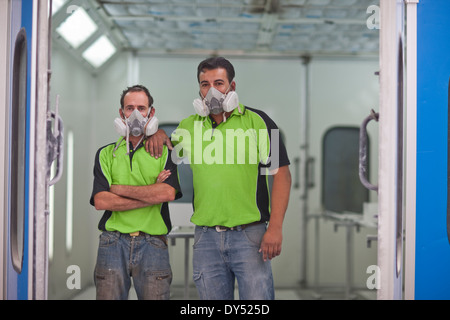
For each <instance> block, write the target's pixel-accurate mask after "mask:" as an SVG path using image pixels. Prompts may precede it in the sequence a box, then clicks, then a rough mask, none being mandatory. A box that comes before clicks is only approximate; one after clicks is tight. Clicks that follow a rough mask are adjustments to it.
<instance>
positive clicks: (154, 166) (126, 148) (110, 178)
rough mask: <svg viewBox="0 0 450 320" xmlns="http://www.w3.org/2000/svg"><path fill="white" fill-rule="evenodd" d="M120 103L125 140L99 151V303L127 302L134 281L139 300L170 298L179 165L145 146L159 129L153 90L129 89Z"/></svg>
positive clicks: (117, 124) (96, 181) (93, 198)
mask: <svg viewBox="0 0 450 320" xmlns="http://www.w3.org/2000/svg"><path fill="white" fill-rule="evenodd" d="M120 102H121V108H120V109H119V115H120V118H117V119H116V121H115V127H116V130H117V132H118V133H119V134H120V135H121V138H120V139H119V140H118V141H117V142H116V143H112V144H109V145H106V146H104V147H102V148H100V149H99V150H98V151H97V154H96V157H95V166H94V186H93V191H92V196H91V199H90V203H91V204H92V205H94V206H95V208H96V209H97V210H105V212H104V214H103V217H102V218H101V220H100V223H99V229H100V230H101V231H103V232H102V234H101V236H100V244H99V249H98V256H97V264H96V267H95V277H94V278H95V285H96V289H97V299H108V300H109V299H127V298H128V292H129V289H130V286H131V277H132V278H133V284H134V287H135V289H136V293H137V297H138V299H168V298H169V294H170V290H169V289H170V283H171V281H172V271H171V267H170V263H169V253H168V249H167V237H166V235H167V234H168V233H169V232H170V230H171V222H170V217H169V210H168V204H167V202H168V201H172V200H174V199H176V198H179V197H181V192H180V185H179V182H178V173H177V167H176V165H174V164H173V162H172V161H171V156H170V151H169V150H168V149H167V148H164V151H163V155H162V157H161V158H158V159H155V158H153V157H151V156H150V155H149V154H148V153H147V152H146V151H145V149H144V147H143V146H144V142H145V138H146V137H147V136H151V135H152V134H153V133H154V132H155V131H156V130H157V129H158V121H157V118H156V117H155V116H154V114H155V109H154V108H153V106H152V104H153V98H152V97H151V95H150V93H149V91H148V89H147V88H145V87H144V86H140V85H136V86H133V87H129V88H127V89H126V90H124V91H123V93H122V96H121V99H120Z"/></svg>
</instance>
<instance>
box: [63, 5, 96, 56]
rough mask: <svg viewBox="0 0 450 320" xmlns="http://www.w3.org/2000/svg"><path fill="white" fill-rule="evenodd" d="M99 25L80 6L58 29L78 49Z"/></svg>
mask: <svg viewBox="0 0 450 320" xmlns="http://www.w3.org/2000/svg"><path fill="white" fill-rule="evenodd" d="M97 29H98V26H97V25H96V24H95V22H94V21H93V20H92V19H91V17H90V16H89V15H88V14H87V12H86V11H85V10H84V9H83V8H82V7H78V8H77V9H76V10H75V11H74V12H73V13H72V14H71V15H70V16H69V17H68V18H67V19H66V20H64V21H63V22H62V23H61V25H60V26H59V27H58V28H57V29H56V31H57V32H58V33H59V34H60V35H61V36H62V37H63V38H64V39H65V40H66V41H67V42H68V43H70V45H71V46H72V47H73V48H74V49H77V48H78V47H79V46H80V45H81V44H82V43H83V42H84V41H86V40H87V39H88V38H89V37H90V36H91V35H92V34H93V33H94V32H95V31H97Z"/></svg>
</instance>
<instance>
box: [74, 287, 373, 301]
mask: <svg viewBox="0 0 450 320" xmlns="http://www.w3.org/2000/svg"><path fill="white" fill-rule="evenodd" d="M184 294H185V292H184V287H177V286H172V288H171V300H197V299H198V296H197V292H196V289H195V287H190V288H189V295H188V297H187V299H185V297H184ZM238 296H239V295H238V294H237V292H236V293H235V297H236V298H237V297H238ZM136 299H137V297H136V293H135V291H134V289H133V288H131V290H130V295H129V300H136ZM275 299H276V300H346V299H352V300H374V299H376V292H373V291H367V290H365V291H356V292H353V293H352V294H351V295H350V296H347V295H346V294H345V293H344V292H342V291H339V290H321V291H320V293H319V292H318V291H316V290H312V289H292V288H288V289H276V290H275ZM73 300H95V287H89V288H88V289H86V290H84V291H83V292H81V293H80V294H78V295H77V296H76V297H75V298H74V299H73Z"/></svg>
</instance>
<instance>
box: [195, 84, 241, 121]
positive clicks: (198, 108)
mask: <svg viewBox="0 0 450 320" xmlns="http://www.w3.org/2000/svg"><path fill="white" fill-rule="evenodd" d="M229 89H230V88H228V90H229ZM228 90H227V91H228ZM193 105H194V109H195V112H197V114H198V115H200V116H202V117H206V116H207V115H209V114H210V113H211V114H220V113H221V112H230V111H233V110H234V109H236V108H239V98H238V95H237V93H236V91H228V92H227V93H222V92H220V91H219V90H217V89H216V88H214V87H211V88H210V89H209V91H208V93H207V94H206V96H205V97H204V98H203V99H200V98H197V99H195V100H194V102H193ZM239 112H241V110H240V108H239Z"/></svg>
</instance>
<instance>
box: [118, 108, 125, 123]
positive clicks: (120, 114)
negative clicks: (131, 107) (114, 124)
mask: <svg viewBox="0 0 450 320" xmlns="http://www.w3.org/2000/svg"><path fill="white" fill-rule="evenodd" d="M119 116H120V118H121V119H123V120H125V116H124V114H123V110H122V108H119Z"/></svg>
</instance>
